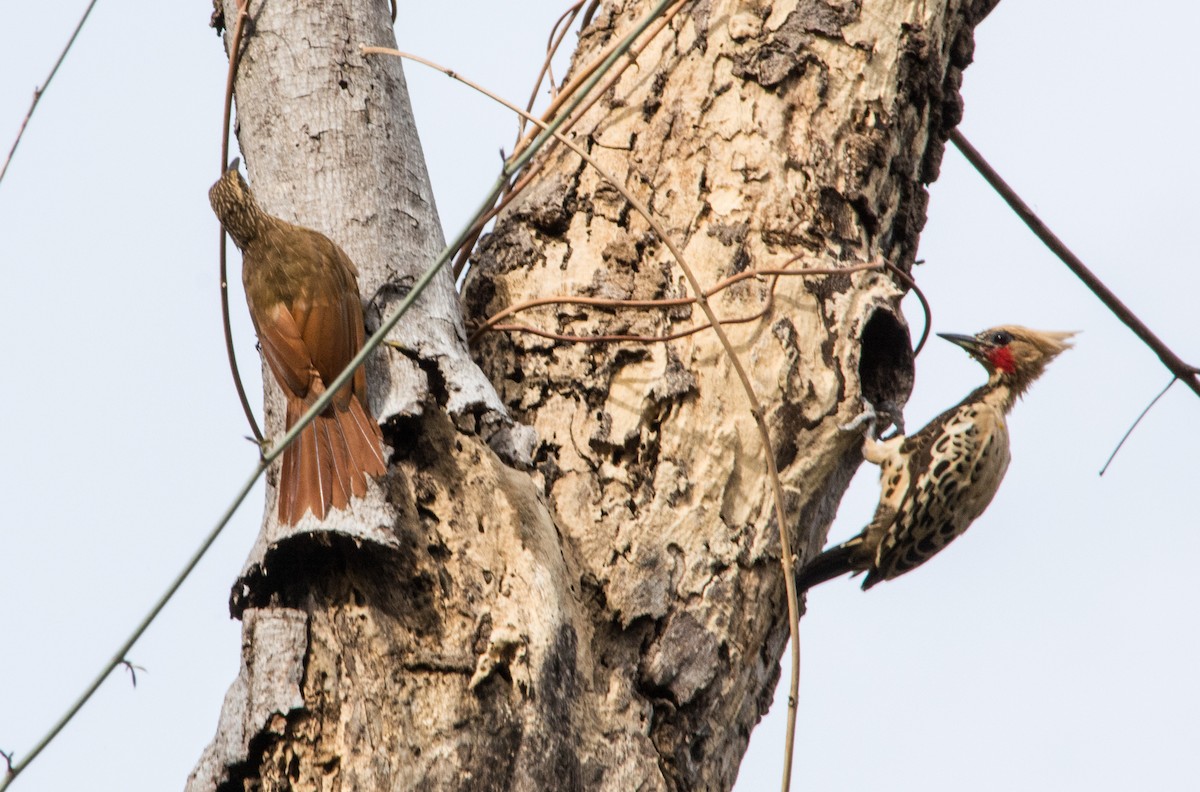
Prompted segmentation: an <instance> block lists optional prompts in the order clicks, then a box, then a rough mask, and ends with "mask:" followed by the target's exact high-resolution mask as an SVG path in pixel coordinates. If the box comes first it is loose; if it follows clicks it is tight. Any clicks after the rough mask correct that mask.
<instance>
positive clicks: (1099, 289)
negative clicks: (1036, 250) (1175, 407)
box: [950, 129, 1200, 396]
mask: <svg viewBox="0 0 1200 792" xmlns="http://www.w3.org/2000/svg"><path fill="white" fill-rule="evenodd" d="M950 142H951V143H953V144H954V145H955V147H956V148H957V149H958V150H959V151H961V152H962V155H963V156H964V157H966V158H967V162H970V163H971V165H973V166H974V167H975V170H977V171H979V173H980V175H981V176H983V178H984V179H985V180H986V181H987V183H988V184H990V185H992V188H993V189H995V190H996V192H998V193H1000V197H1001V198H1003V199H1004V202H1005V203H1007V204H1008V205H1009V207H1010V208H1012V210H1013V211H1014V212H1016V213H1017V216H1018V217H1020V218H1021V220H1023V221H1024V222H1025V225H1027V226H1029V229H1030V230H1031V231H1033V233H1034V234H1036V235H1037V237H1038V239H1040V240H1042V242H1043V243H1045V245H1046V247H1048V248H1050V250H1051V251H1052V252H1053V253H1054V255H1056V256H1058V257H1059V259H1061V260H1062V262H1063V263H1064V264H1066V265H1067V268H1068V269H1070V270H1071V272H1074V273H1075V275H1076V276H1077V277H1078V278H1079V279H1080V280H1081V281H1083V283H1084V285H1085V286H1087V287H1088V289H1090V290H1091V291H1092V293H1093V294H1095V295H1096V296H1097V297H1099V298H1100V301H1101V302H1102V303H1104V304H1105V305H1106V306H1107V307H1108V309H1109V310H1110V311H1112V312H1113V313H1114V314H1115V315H1116V317H1117V318H1118V319H1120V320H1121V321H1122V322H1124V323H1125V326H1126V327H1128V328H1129V329H1130V330H1132V331H1133V332H1134V335H1136V336H1137V337H1138V338H1140V339H1141V340H1142V342H1143V343H1144V344H1145V345H1146V346H1148V347H1150V348H1151V349H1152V350H1154V353H1155V354H1156V355H1158V359H1159V360H1161V361H1162V364H1163V365H1164V366H1166V367H1167V370H1168V371H1170V372H1171V373H1172V374H1174V375H1175V378H1176V379H1178V380H1179V381H1180V382H1182V383H1183V384H1184V385H1187V386H1188V387H1189V388H1191V389H1192V391H1193V392H1195V394H1196V395H1197V396H1200V377H1197V374H1198V373H1200V370H1198V369H1197V368H1196V367H1195V366H1192V365H1189V364H1188V363H1185V362H1184V361H1183V359H1182V358H1180V357H1179V356H1178V355H1176V354H1175V353H1174V352H1173V351H1172V350H1171V348H1170V347H1168V346H1167V345H1166V344H1165V343H1163V341H1162V340H1161V339H1159V337H1158V336H1156V335H1155V334H1154V333H1153V332H1151V330H1150V328H1149V327H1147V326H1146V324H1145V323H1144V322H1142V320H1141V319H1139V318H1138V317H1137V316H1136V315H1135V314H1134V313H1133V311H1131V310H1130V309H1129V307H1128V306H1126V305H1125V303H1123V302H1121V300H1120V298H1118V297H1117V295H1115V294H1113V292H1112V290H1111V289H1109V288H1108V287H1107V286H1105V285H1104V283H1103V282H1102V281H1101V280H1100V279H1099V278H1098V277H1096V275H1095V273H1093V272H1092V271H1091V270H1090V269H1088V268H1087V266H1086V265H1085V264H1084V263H1083V261H1081V260H1080V259H1079V257H1078V256H1076V255H1075V254H1074V253H1072V252H1071V251H1070V250H1069V249H1068V248H1067V246H1066V245H1065V244H1063V242H1062V240H1061V239H1059V238H1058V237H1057V236H1055V234H1054V232H1053V231H1051V230H1050V229H1049V227H1047V225H1046V224H1045V223H1043V222H1042V219H1041V218H1040V217H1038V216H1037V215H1036V214H1035V213H1034V211H1033V210H1032V209H1030V208H1029V206H1028V205H1027V204H1026V203H1025V202H1024V201H1022V200H1021V197H1020V196H1019V195H1017V193H1016V191H1015V190H1013V188H1012V187H1010V186H1009V185H1008V183H1007V182H1006V181H1004V179H1002V178H1001V177H1000V174H998V173H996V170H995V169H994V168H993V167H992V166H991V165H989V164H988V162H987V160H985V159H984V158H983V155H982V154H980V153H979V151H978V150H976V148H975V147H974V146H972V145H971V144H970V142H968V141H967V139H966V138H965V137H963V134H962V133H961V132H959V131H958V130H957V129H954V130H951V132H950Z"/></svg>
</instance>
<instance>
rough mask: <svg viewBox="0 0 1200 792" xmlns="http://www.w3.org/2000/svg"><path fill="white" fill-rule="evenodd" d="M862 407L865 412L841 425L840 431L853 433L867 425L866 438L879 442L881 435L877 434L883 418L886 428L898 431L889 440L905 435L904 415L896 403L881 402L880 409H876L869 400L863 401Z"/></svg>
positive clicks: (889, 436)
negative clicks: (894, 428) (892, 427)
mask: <svg viewBox="0 0 1200 792" xmlns="http://www.w3.org/2000/svg"><path fill="white" fill-rule="evenodd" d="M862 405H863V411H862V412H861V413H859V414H858V415H857V416H855V418H854V419H853V420H851V421H850V422H849V423H844V424H841V425H839V426H838V429H841V430H842V431H843V432H853V431H855V430H857V429H858V428H859V427H861V426H863V425H864V424H865V425H866V426H867V429H866V431H865V432H864V434H866V436H867V437H869V438H871V439H872V440H878V439H879V435H878V434H877V431H876V430H877V429H878V428H879V427H878V425H879V423H880V420H879V419H881V418H882V419H883V421H884V422H885V423H884V426H888V425H891V426H894V427H896V431H895V432H893V433H892V434H890V435H888V438H891V437H897V436H899V435H903V434H904V413H902V412H901V411H900V408H899V407H898V406H897V405H896V403H895V402H893V401H884V402H880V403H879V407H876V406H875V405H874V404H871V402H869V401H868V400H866V399H863V400H862ZM885 439H886V438H885Z"/></svg>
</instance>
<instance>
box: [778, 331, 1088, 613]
mask: <svg viewBox="0 0 1200 792" xmlns="http://www.w3.org/2000/svg"><path fill="white" fill-rule="evenodd" d="M1072 335H1074V333H1051V332H1039V331H1037V330H1029V329H1028V328H1024V327H1017V326H1007V327H996V328H993V329H991V330H984V331H983V332H982V333H979V334H978V335H975V336H964V335H948V334H943V335H942V338H944V339H946V340H947V341H950V342H951V343H954V344H957V345H959V346H960V347H962V348H963V349H965V350H967V352H968V353H969V354H970V355H971V357H973V358H975V359H976V360H977V361H979V362H980V363H981V364H982V365H983V367H984V368H985V369H987V372H988V381H987V384H986V385H983V386H982V387H979V388H977V389H975V390H974V391H972V392H971V393H970V394H969V395H968V396H967V397H966V398H965V399H963V400H962V401H961V402H959V403H958V404H957V405H955V406H954V407H951V408H950V409H949V410H946V411H945V412H944V413H942V414H941V415H939V416H938V417H937V418H934V419H933V420H932V421H930V422H929V425H928V426H926V427H925V428H924V429H922V430H921V431H920V432H917V433H916V434H915V435H911V436H909V437H893V438H889V439H887V440H877V439H875V436H874V430H873V428H872V429H870V430H869V431H868V432H867V437H866V440H865V442H864V444H863V457H864V458H865V459H867V461H869V462H874V463H875V464H877V465H879V466H880V470H879V478H880V482H881V484H882V488H883V492H882V493H881V495H880V498H879V506H878V508H877V509H876V511H875V517H874V519H872V520H871V524H870V525H868V526H867V527H866V528H864V529H863V531H862V533H860V534H858V535H857V536H855V537H853V538H852V539H849V540H848V541H846V542H843V543H842V544H840V545H836V546H834V547H832V548H830V549H828V550H825V551H824V552H822V553H821V554H820V555H818V556H817V557H816V558H814V559H812V560H811V561H809V562H808V563H807V564H805V565H804V566H803V567H802V568H801V569H800V572H799V573H798V574H797V577H796V588H797V589H799V590H800V591H806V590H808V589H809V588H810V587H812V586H815V585H816V584H818V583H823V582H824V581H826V580H830V579H832V578H835V577H837V576H839V575H843V574H847V573H851V572H853V573H856V574H857V573H858V572H866V573H867V576H866V578H865V579H864V580H863V584H862V587H863V590H866V589H869V588H871V586H874V585H875V584H876V583H879V582H881V581H884V580H891V579H892V578H895V577H898V576H900V575H903V574H904V573H905V572H908V571H909V570H911V569H914V568H916V567H918V566H920V565H921V564H923V563H925V562H926V561H928V560H929V559H930V558H931V557H933V556H934V555H935V554H936V553H937V552H938V551H940V550H941V549H942V548H943V547H945V546H946V545H948V544H950V542H951V541H953V540H954V539H955V538H957V537H958V536H960V535H962V533H963V532H964V531H966V530H967V528H968V527H969V526H970V525H971V523H972V522H974V521H975V518H977V517H978V516H979V515H981V514H983V511H984V509H986V508H987V507H988V504H989V503H991V501H992V497H993V496H994V495H995V494H996V490H998V489H999V488H1000V482H1001V481H1002V480H1003V479H1004V473H1005V472H1006V471H1007V470H1008V461H1009V450H1008V428H1007V426H1006V425H1005V423H1004V416H1005V415H1007V414H1008V412H1009V410H1011V409H1012V407H1013V403H1014V402H1015V401H1016V400H1017V397H1018V396H1020V395H1021V394H1023V393H1024V392H1025V390H1026V389H1027V388H1028V387H1029V386H1030V385H1032V384H1033V381H1034V380H1036V379H1037V378H1038V377H1039V376H1041V374H1042V372H1043V371H1044V370H1045V368H1046V365H1047V364H1048V363H1049V362H1050V361H1051V360H1053V359H1054V358H1055V357H1056V356H1058V354H1059V353H1061V352H1062V351H1063V350H1065V349H1067V348H1069V347H1070V346H1071V345H1070V343H1069V342H1068V341H1067V339H1069V338H1070V337H1071V336H1072ZM867 414H868V416H870V415H871V414H872V410H871V408H870V407H869V406H868V412H867ZM868 423H869V425H870V424H871V423H873V422H870V421H869V422H868Z"/></svg>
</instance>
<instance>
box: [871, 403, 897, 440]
mask: <svg viewBox="0 0 1200 792" xmlns="http://www.w3.org/2000/svg"><path fill="white" fill-rule="evenodd" d="M877 409H878V412H879V415H880V416H882V417H883V418H885V419H887V420H888V421H889V422H890V423H891V425H892V426H894V427H896V430H895V431H894V432H892V433H891V434H889V435H888V436H887V437H885V438H884V440H889V439H891V438H893V437H900V436H902V435H903V434H904V411H903V410H902V409H901V408H900V405H898V404H896V403H895V402H894V401H891V400H890V399H889V400H888V401H883V402H880V403H879V407H878V408H877ZM885 426H886V424H885Z"/></svg>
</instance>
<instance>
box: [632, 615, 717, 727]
mask: <svg viewBox="0 0 1200 792" xmlns="http://www.w3.org/2000/svg"><path fill="white" fill-rule="evenodd" d="M718 647H719V643H718V641H717V638H716V636H715V635H713V634H712V632H711V631H709V630H708V629H707V628H706V627H705V626H704V625H703V624H701V623H700V622H699V621H698V620H697V619H696V617H695V616H693V615H692V614H691V613H690V612H689V611H680V612H678V613H677V614H676V615H674V616H673V617H672V618H671V619H670V621H669V622H668V623H667V628H666V629H665V630H663V633H662V635H660V636H659V637H658V639H657V640H656V641H655V642H654V645H653V646H651V647H650V650H649V651H648V652H646V655H645V657H644V659H643V660H642V663H641V667H640V668H639V672H640V674H641V679H642V682H643V684H645V685H646V686H647V687H648V688H650V689H651V690H657V691H661V692H663V693H665V694H666V695H667V697H668V698H669V699H670V700H671V702H672V703H673V704H675V705H676V706H682V705H684V704H687V703H688V702H690V701H691V700H692V699H694V698H695V697H696V695H697V694H698V693H699V692H700V691H702V690H704V689H705V688H706V687H708V685H709V684H710V683H711V682H712V681H713V678H714V676H716V673H717V670H718V669H719V668H720V662H719V658H718Z"/></svg>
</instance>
